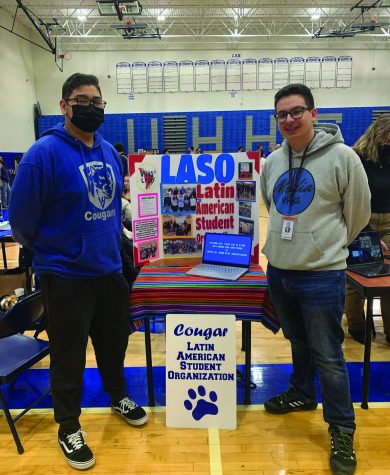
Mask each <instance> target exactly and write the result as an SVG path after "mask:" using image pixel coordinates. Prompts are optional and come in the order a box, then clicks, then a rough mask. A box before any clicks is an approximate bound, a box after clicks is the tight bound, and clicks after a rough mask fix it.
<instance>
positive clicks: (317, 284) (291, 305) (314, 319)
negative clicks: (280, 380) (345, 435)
mask: <svg viewBox="0 0 390 475" xmlns="http://www.w3.org/2000/svg"><path fill="white" fill-rule="evenodd" d="M267 276H268V286H269V291H270V295H271V298H272V302H273V304H274V307H275V310H276V313H277V315H278V317H279V319H280V323H281V325H282V330H283V334H284V336H285V337H286V338H287V339H288V340H290V343H291V351H292V361H293V372H292V374H291V376H290V386H291V387H293V388H294V389H295V390H296V392H297V393H298V394H299V395H300V396H301V397H302V396H303V397H304V398H306V399H310V400H313V399H316V392H315V385H314V381H315V375H316V372H318V377H319V381H320V386H321V393H322V401H323V414H324V419H325V421H326V422H327V423H328V424H329V430H332V429H333V428H335V427H336V426H337V427H339V428H340V429H341V430H343V429H344V431H345V432H349V431H351V430H355V427H356V426H355V414H354V410H353V406H352V401H351V395H350V388H349V377H348V372H347V368H346V365H345V360H344V355H343V351H342V348H341V344H342V342H343V340H344V332H343V330H342V328H341V319H342V316H343V309H344V302H345V271H296V270H282V269H277V268H275V267H273V266H271V265H270V264H269V265H268V270H267Z"/></svg>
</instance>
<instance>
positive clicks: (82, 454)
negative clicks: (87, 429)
mask: <svg viewBox="0 0 390 475" xmlns="http://www.w3.org/2000/svg"><path fill="white" fill-rule="evenodd" d="M58 443H59V444H60V447H61V449H62V452H63V454H64V456H65V458H66V461H67V462H68V464H69V465H70V466H71V467H73V468H76V469H77V470H86V469H87V468H90V467H92V466H93V465H95V457H94V455H93V453H92V451H91V449H90V448H89V447H88V445H87V444H86V443H85V441H84V432H82V431H81V429H79V430H78V431H76V432H72V433H67V432H58Z"/></svg>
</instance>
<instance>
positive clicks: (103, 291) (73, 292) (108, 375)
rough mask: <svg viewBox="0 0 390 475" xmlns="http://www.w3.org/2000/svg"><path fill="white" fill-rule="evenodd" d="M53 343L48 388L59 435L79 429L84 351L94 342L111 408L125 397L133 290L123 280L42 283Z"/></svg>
mask: <svg viewBox="0 0 390 475" xmlns="http://www.w3.org/2000/svg"><path fill="white" fill-rule="evenodd" d="M40 287H41V290H42V294H43V299H44V305H45V311H46V314H47V318H48V335H49V342H50V383H51V391H52V395H53V405H54V418H55V420H56V422H57V423H59V424H60V430H61V431H66V432H73V431H75V430H77V429H78V428H79V427H80V423H79V416H80V413H81V409H80V405H81V392H82V385H83V373H84V369H85V359H86V346H87V342H88V336H90V337H91V340H92V344H93V347H94V350H95V356H96V362H97V366H98V369H99V373H100V376H101V378H102V382H103V388H104V390H105V391H106V392H107V393H108V394H109V396H110V399H111V402H117V401H119V400H120V399H122V398H123V397H124V396H125V395H126V385H125V378H124V358H125V353H126V349H127V344H128V337H129V314H128V299H129V286H128V284H127V282H126V279H125V278H124V276H123V274H115V275H110V276H106V277H99V278H93V279H63V278H61V277H58V276H56V275H43V276H41V278H40Z"/></svg>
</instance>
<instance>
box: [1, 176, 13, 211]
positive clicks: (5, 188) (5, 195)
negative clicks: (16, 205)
mask: <svg viewBox="0 0 390 475" xmlns="http://www.w3.org/2000/svg"><path fill="white" fill-rule="evenodd" d="M10 192H11V188H10V186H9V183H8V182H6V181H3V184H2V186H1V205H2V207H3V208H8V204H9V195H10Z"/></svg>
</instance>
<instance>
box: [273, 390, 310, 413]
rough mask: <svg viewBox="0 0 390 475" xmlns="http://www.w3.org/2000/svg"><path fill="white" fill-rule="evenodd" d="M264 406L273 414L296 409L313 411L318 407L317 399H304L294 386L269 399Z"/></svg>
mask: <svg viewBox="0 0 390 475" xmlns="http://www.w3.org/2000/svg"><path fill="white" fill-rule="evenodd" d="M264 408H265V410H266V411H267V412H270V413H271V414H287V413H288V412H294V411H312V410H314V409H316V408H317V401H316V400H313V399H304V398H302V397H301V396H300V395H299V394H297V393H296V392H295V389H294V388H289V389H288V390H287V391H285V392H284V393H282V394H279V395H278V396H275V397H273V398H271V399H268V401H266V402H265V403H264Z"/></svg>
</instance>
